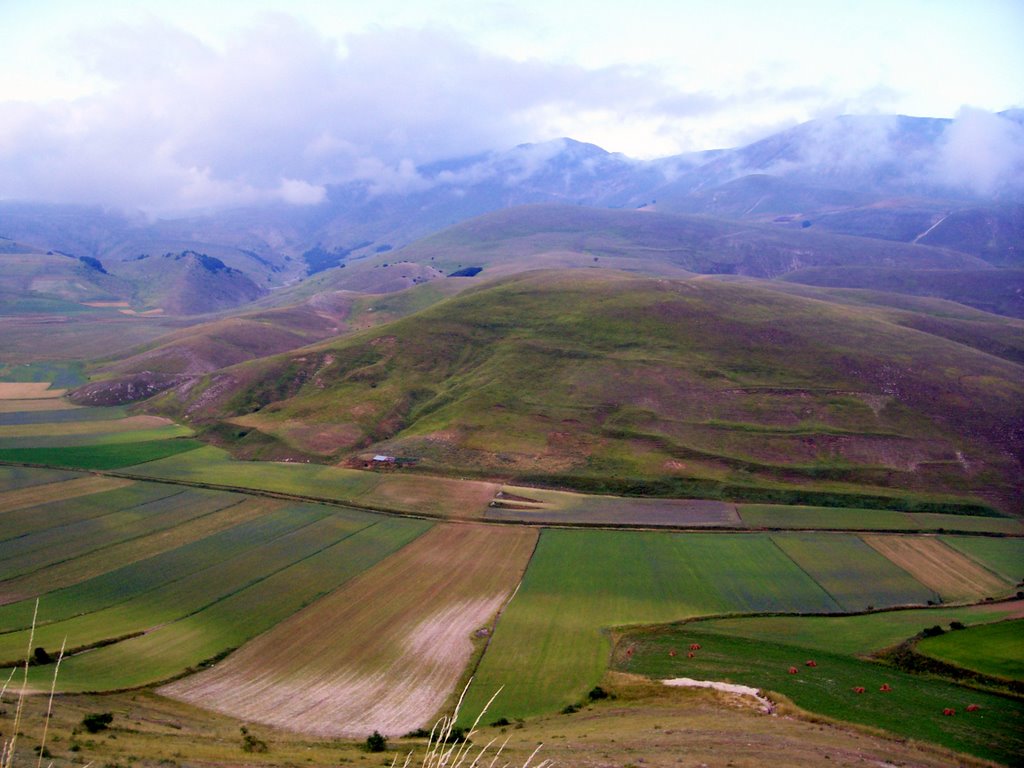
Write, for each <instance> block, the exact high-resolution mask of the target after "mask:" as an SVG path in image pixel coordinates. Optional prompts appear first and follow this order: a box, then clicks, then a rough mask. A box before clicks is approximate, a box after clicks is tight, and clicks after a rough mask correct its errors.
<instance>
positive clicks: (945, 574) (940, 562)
mask: <svg viewBox="0 0 1024 768" xmlns="http://www.w3.org/2000/svg"><path fill="white" fill-rule="evenodd" d="M861 538H862V539H864V541H866V542H867V543H868V544H870V545H871V546H872V547H873V548H874V549H875V550H877V551H878V552H880V553H881V554H883V555H885V556H886V557H887V558H889V559H890V560H892V561H893V562H894V563H896V565H898V566H900V567H901V568H903V569H904V570H906V571H908V572H909V573H910V574H911V575H912V576H913V577H914V578H915V579H917V580H918V581H920V582H921V583H922V584H924V585H925V586H926V587H928V588H929V589H933V590H935V591H936V592H938V593H939V594H940V595H942V597H943V599H946V600H981V599H982V598H985V597H997V596H1001V595H1003V594H1005V593H1007V592H1009V591H1010V588H1011V587H1012V586H1013V585H1012V584H1011V583H1010V582H1008V581H1006V580H1005V579H1002V578H1000V577H999V576H997V575H996V574H994V573H992V571H990V570H988V569H987V568H984V567H982V566H981V565H979V564H978V563H976V562H974V561H973V560H971V559H970V558H969V557H967V556H965V555H963V554H961V553H960V552H957V551H956V550H955V549H953V548H951V547H947V546H946V545H945V544H943V543H942V541H940V540H939V539H936V538H932V537H926V536H862V537H861Z"/></svg>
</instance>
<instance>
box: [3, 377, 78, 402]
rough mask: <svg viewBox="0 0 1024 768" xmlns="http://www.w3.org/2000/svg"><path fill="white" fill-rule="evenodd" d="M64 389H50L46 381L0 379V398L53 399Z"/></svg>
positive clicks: (62, 392)
mask: <svg viewBox="0 0 1024 768" xmlns="http://www.w3.org/2000/svg"><path fill="white" fill-rule="evenodd" d="M65 392H67V390H66V389H50V383H49V382H47V381H42V382H39V381H0V400H55V399H57V398H59V397H63V396H64V393H65Z"/></svg>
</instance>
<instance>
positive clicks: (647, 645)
mask: <svg viewBox="0 0 1024 768" xmlns="http://www.w3.org/2000/svg"><path fill="white" fill-rule="evenodd" d="M691 626H692V625H687V626H685V627H680V628H673V629H659V630H654V631H650V632H637V633H634V634H629V635H627V636H625V637H623V638H622V640H621V641H620V643H619V650H618V651H617V653H616V662H617V663H616V667H617V668H618V669H621V670H624V671H627V672H632V673H637V674H643V675H648V676H650V677H654V678H673V677H691V678H696V679H698V680H722V681H728V682H733V683H740V684H743V685H749V686H753V687H755V688H760V689H762V690H765V691H774V692H778V693H781V694H783V695H784V696H786V697H788V698H789V699H791V700H792V701H793V702H794V703H795V704H796V705H797V706H799V707H801V708H803V709H806V710H809V711H811V712H816V713H820V714H823V715H826V716H828V717H833V718H836V719H839V720H846V721H850V722H854V723H861V724H863V725H869V726H874V727H876V728H883V729H885V730H887V731H890V732H892V733H895V734H898V735H900V736H904V737H907V738H912V739H920V740H923V741H929V742H934V743H936V744H941V745H943V746H945V747H948V748H950V749H954V750H957V751H960V752H967V753H969V754H973V755H976V756H978V757H982V758H986V759H989V760H995V761H997V762H1002V763H1006V764H1019V761H1020V756H1021V755H1022V754H1024V702H1022V701H1021V700H1020V699H1015V698H1010V697H1004V696H999V695H996V694H991V693H984V692H981V691H977V690H974V689H971V688H966V687H963V686H960V685H957V684H955V683H951V682H946V681H943V680H941V679H937V678H931V677H924V676H915V675H910V674H907V673H903V672H899V671H897V670H895V669H892V668H890V667H886V666H883V665H881V664H876V663H872V662H869V661H863V660H860V659H855V658H851V657H850V656H847V655H842V654H840V653H836V652H832V651H822V650H816V651H814V652H813V653H814V655H813V657H809V655H808V651H807V649H806V648H801V647H797V646H794V645H789V644H782V643H775V642H769V641H765V640H752V639H747V638H740V637H730V636H725V635H718V634H712V633H710V632H701V631H697V630H694V629H691V628H690V627H691ZM969 631H974V630H969ZM691 643H699V644H700V645H701V648H700V650H699V651H697V652H696V656H695V658H693V659H690V658H687V656H686V653H678V651H679V650H680V649H683V650H685V649H686V648H688V647H689V645H690V644H691ZM630 646H632V647H634V648H635V652H634V653H633V654H632V656H628V655H627V654H625V653H624V652H623V651H622V649H623V648H626V647H630ZM671 650H676V651H677V654H676V655H675V656H670V655H669V653H670V651H671ZM808 658H813V659H814V661H816V662H817V665H818V666H817V667H807V666H805V665H804V662H805V661H806V660H807V659H808ZM791 666H794V667H796V668H797V673H796V674H789V672H788V670H789V668H790V667H791ZM886 683H888V684H889V685H890V686H891V687H892V692H891V693H882V692H881V691H880V690H879V688H880V687H881V686H882V685H883V684H886ZM857 686H863V687H864V688H865V689H866V690H865V693H863V694H857V693H854V691H853V689H854V688H855V687H857ZM968 704H977V705H979V706H980V707H981V709H980V710H979V711H977V712H967V711H966V710H967V705H968ZM947 707H950V708H953V709H955V710H956V715H955V716H953V717H946V716H944V715H943V710H944V709H945V708H947Z"/></svg>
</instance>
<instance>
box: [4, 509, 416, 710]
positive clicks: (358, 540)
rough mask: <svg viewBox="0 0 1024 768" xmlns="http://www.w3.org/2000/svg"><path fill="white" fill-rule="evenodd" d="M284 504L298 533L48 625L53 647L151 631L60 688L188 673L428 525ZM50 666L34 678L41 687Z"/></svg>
mask: <svg viewBox="0 0 1024 768" xmlns="http://www.w3.org/2000/svg"><path fill="white" fill-rule="evenodd" d="M283 511H284V512H285V513H286V514H289V515H291V516H292V520H291V521H290V522H292V523H293V524H294V525H295V526H297V527H294V529H293V530H292V531H291V532H289V533H286V534H284V535H282V536H279V537H277V538H275V539H272V540H270V541H268V542H266V543H264V544H262V545H259V546H248V547H246V548H245V550H244V552H243V553H242V554H240V555H239V556H236V557H234V558H231V559H229V560H226V561H223V562H218V563H217V564H215V565H213V566H211V567H208V568H206V569H204V570H202V571H200V572H196V573H193V574H191V575H189V576H186V577H185V578H182V579H179V580H177V581H172V582H169V583H167V584H165V585H163V586H161V587H158V588H157V589H155V590H151V591H150V592H146V593H143V594H140V595H137V596H136V597H134V598H132V599H130V600H127V601H125V602H123V603H118V604H115V605H112V606H111V607H109V608H104V609H101V610H99V611H97V612H95V613H93V614H89V615H86V616H82V617H75V618H70V619H68V620H66V621H63V622H57V623H55V624H53V625H47V626H44V627H42V628H40V630H38V631H37V636H38V637H39V640H38V641H37V642H45V643H48V644H49V645H50V646H59V644H60V641H59V639H57V638H58V636H59V637H63V636H64V635H65V634H67V635H68V636H69V640H68V642H69V644H70V645H75V644H77V643H78V642H87V643H88V642H92V643H95V642H99V641H100V640H101V638H110V637H118V636H123V635H124V634H128V633H132V632H138V631H142V632H144V634H141V635H138V636H133V637H130V638H128V639H124V640H122V641H120V642H117V643H114V644H112V645H107V646H104V647H101V648H98V649H96V650H94V651H90V652H89V653H83V654H81V655H76V656H72V657H70V658H68V659H67V660H66V661H65V662H64V664H63V665H62V666H61V676H60V681H59V684H58V687H59V689H61V690H64V691H83V690H111V689H120V688H129V687H136V686H141V685H148V684H153V683H157V682H161V681H165V680H168V679H170V678H172V677H175V676H177V675H180V674H182V673H183V672H185V671H186V670H188V669H189V668H195V667H197V666H198V665H200V664H201V663H202V662H203V661H204V660H209V659H212V658H213V657H216V656H218V655H220V654H224V653H225V652H227V651H230V650H232V649H234V648H237V647H239V646H240V645H242V644H243V643H245V642H246V641H248V640H250V639H252V638H253V637H255V636H257V635H259V634H260V633H262V632H265V631H267V630H268V629H270V628H272V627H273V626H275V625H276V624H278V623H279V622H280V621H282V620H284V619H286V618H287V617H288V616H290V615H291V614H293V613H294V612H295V611H297V610H299V609H300V608H302V607H303V606H305V605H308V604H309V603H311V602H312V601H314V600H316V599H317V598H319V597H321V596H323V595H325V594H327V593H329V592H331V591H332V590H334V589H336V588H337V587H338V586H340V585H341V584H342V583H344V582H345V581H347V580H348V579H350V578H352V577H353V576H355V575H357V574H358V573H360V572H362V571H363V570H365V569H366V568H369V567H370V566H372V565H374V564H375V563H377V562H378V561H379V560H381V559H382V558H384V557H386V556H387V555H389V554H391V553H392V552H394V551H396V550H398V549H400V548H401V547H402V546H404V545H405V544H407V543H408V542H409V541H411V540H412V539H413V538H415V537H416V536H418V535H420V534H421V533H422V532H423V531H424V529H425V528H426V524H424V523H421V522H419V521H407V520H397V519H379V518H376V517H375V516H372V515H366V514H364V513H358V512H352V513H340V512H336V511H334V510H330V509H326V508H317V507H315V505H292V506H290V507H287V508H285V510H283ZM16 635H17V633H15V634H14V635H10V636H0V642H3V643H9V642H11V641H10V640H8V639H7V638H8V637H13V636H16ZM44 638H45V640H44ZM55 641H56V642H55ZM48 671H49V670H46V669H43V670H42V671H41V672H39V673H38V678H36V677H33V679H34V680H37V683H36V684H37V685H42V684H43V683H42V681H43V680H44V679H45V675H46V673H47V672H48Z"/></svg>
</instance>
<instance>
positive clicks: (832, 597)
mask: <svg viewBox="0 0 1024 768" xmlns="http://www.w3.org/2000/svg"><path fill="white" fill-rule="evenodd" d="M768 540H769V541H770V542H771V543H772V546H773V547H775V548H776V549H777V550H779V552H781V553H782V555H783V557H785V558H786V559H788V560H789V561H790V562H791V563H793V565H795V566H796V567H797V569H799V571H800V572H801V573H802V574H804V575H805V576H806V577H807V578H809V579H810V580H811V581H813V582H814V583H815V584H817V585H818V589H820V590H821V591H822V592H824V593H825V594H826V595H828V599H829V600H831V601H832V603H833V605H835V607H836V608H839V609H840V610H842V609H843V604H842V603H840V602H839V600H837V599H836V596H835V595H833V594H832V593H831V592H830V591H829V590H828V589H826V588H825V585H824V584H822V583H821V582H820V581H818V580H817V579H816V578H814V576H813V575H812V574H811V572H810V571H808V570H807V569H806V568H804V567H803V566H802V565H801V564H800V563H798V562H797V561H796V559H795V558H794V557H793V556H792V555H791V554H789V552H787V551H786V550H785V549H783V548H782V545H781V544H779V542H777V541H776V540H775V537H774V536H771V535H769V536H768ZM826 615H832V614H826Z"/></svg>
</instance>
